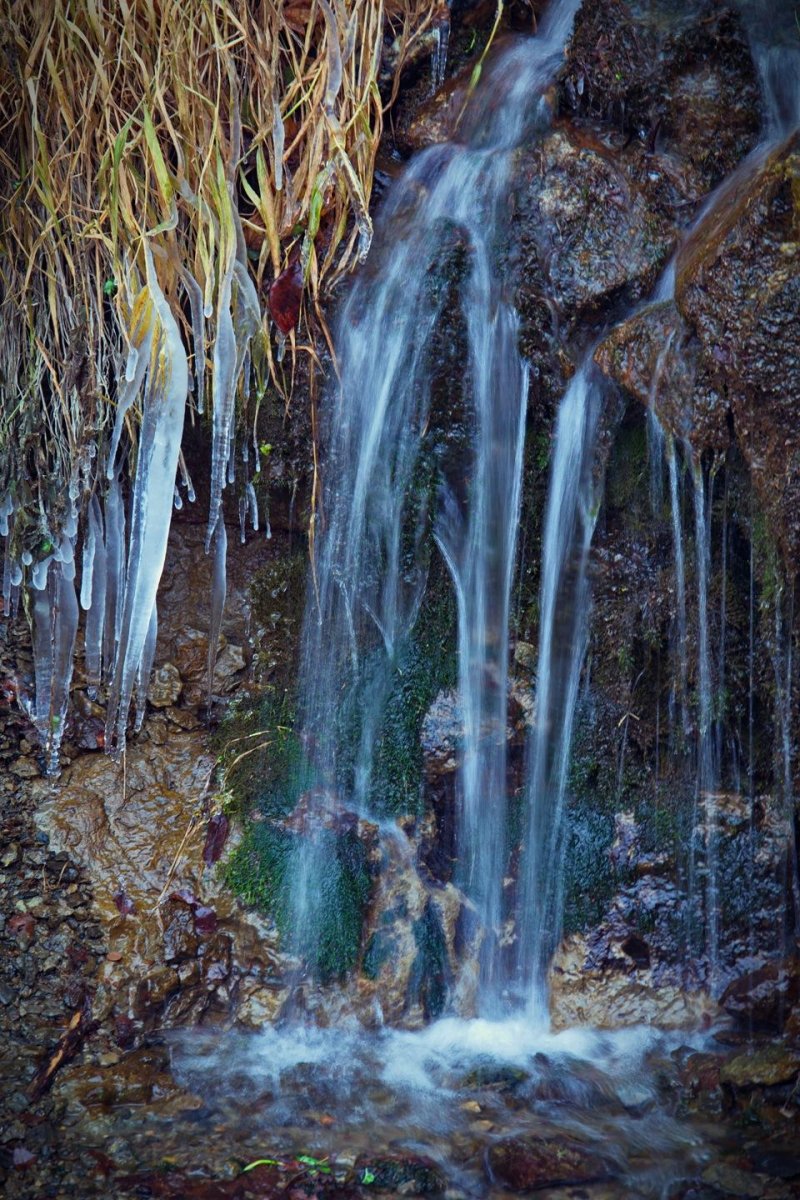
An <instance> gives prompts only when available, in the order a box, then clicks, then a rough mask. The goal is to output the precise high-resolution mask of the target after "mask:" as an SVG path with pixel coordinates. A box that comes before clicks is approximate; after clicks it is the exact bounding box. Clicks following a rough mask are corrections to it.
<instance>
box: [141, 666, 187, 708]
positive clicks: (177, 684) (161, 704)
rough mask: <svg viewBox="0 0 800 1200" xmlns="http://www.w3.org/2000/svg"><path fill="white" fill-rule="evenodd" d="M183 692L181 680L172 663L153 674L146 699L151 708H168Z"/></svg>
mask: <svg viewBox="0 0 800 1200" xmlns="http://www.w3.org/2000/svg"><path fill="white" fill-rule="evenodd" d="M182 691H183V680H182V679H181V675H180V671H179V670H178V668H177V667H176V666H175V664H174V663H170V662H167V663H164V665H163V666H161V667H159V668H158V670H157V671H155V672H154V673H153V679H152V682H151V684H150V687H149V689H148V692H147V699H148V700H149V701H150V703H151V704H152V706H153V708H169V707H170V705H173V704H175V702H176V700H177V699H178V697H179V696H180V694H181V692H182Z"/></svg>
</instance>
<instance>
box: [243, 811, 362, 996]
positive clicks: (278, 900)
mask: <svg viewBox="0 0 800 1200" xmlns="http://www.w3.org/2000/svg"><path fill="white" fill-rule="evenodd" d="M316 839H317V841H316V845H315V847H314V851H313V856H312V859H311V862H312V870H313V871H314V872H315V873H316V874H315V878H314V879H313V881H312V885H311V887H312V895H313V897H314V906H313V907H314V918H313V926H314V927H313V928H311V929H308V928H304V929H295V928H294V927H293V912H292V891H293V884H294V882H295V880H296V877H297V872H299V871H301V870H303V869H304V867H305V863H304V852H305V851H306V850H307V847H306V846H304V845H303V839H302V837H301V835H299V834H297V833H296V832H294V831H292V830H289V829H286V828H283V827H281V826H279V825H277V824H275V823H274V822H272V821H264V822H254V823H252V824H251V825H250V826H249V827H248V829H247V830H246V832H245V835H244V837H243V839H242V842H241V843H240V845H239V846H238V848H237V849H236V850H235V852H234V853H233V855H232V856H231V858H230V859H229V860H228V862H227V863H226V865H225V868H224V877H225V879H226V881H227V883H228V884H229V886H230V887H231V888H232V889H233V891H234V892H236V893H237V895H239V896H240V897H241V899H242V900H243V901H244V902H245V903H246V904H248V905H251V906H252V907H253V908H256V909H257V910H258V911H259V912H261V913H262V914H263V915H264V916H267V917H269V918H271V919H272V920H273V921H274V923H275V926H276V928H277V930H278V933H279V935H280V938H281V944H282V946H283V947H284V949H287V950H291V951H294V952H295V953H298V954H300V955H302V956H303V957H304V958H305V960H306V963H307V966H308V969H309V971H310V972H311V973H312V974H313V976H314V977H315V978H316V979H318V980H319V981H320V982H322V983H329V982H331V981H332V980H335V979H342V978H344V976H345V975H346V974H347V973H348V972H349V971H351V970H352V969H353V967H354V966H355V965H356V963H357V961H358V958H359V955H360V953H361V946H362V940H363V929H364V920H365V916H366V911H367V904H368V902H369V898H370V892H371V887H372V880H371V877H370V873H369V868H368V862H367V850H366V847H365V846H364V844H363V842H361V841H360V839H359V837H358V834H357V832H356V831H355V830H353V829H349V830H346V831H344V832H339V831H337V830H334V829H323V830H320V831H319V832H318V833H317V834H316ZM298 940H302V942H303V944H302V945H299V944H297V942H298Z"/></svg>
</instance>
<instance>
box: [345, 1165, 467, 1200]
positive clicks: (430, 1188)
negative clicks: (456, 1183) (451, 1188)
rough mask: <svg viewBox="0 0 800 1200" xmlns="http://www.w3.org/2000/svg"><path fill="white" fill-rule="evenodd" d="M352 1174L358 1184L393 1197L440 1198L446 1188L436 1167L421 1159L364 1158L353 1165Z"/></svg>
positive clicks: (445, 1183) (443, 1179)
mask: <svg viewBox="0 0 800 1200" xmlns="http://www.w3.org/2000/svg"><path fill="white" fill-rule="evenodd" d="M355 1172H356V1178H357V1180H358V1181H359V1183H362V1184H365V1185H367V1186H369V1187H370V1188H374V1189H375V1190H377V1191H391V1192H392V1194H394V1195H396V1196H441V1195H443V1194H444V1191H445V1188H446V1187H447V1182H446V1180H445V1177H444V1175H443V1174H442V1173H441V1171H440V1170H439V1168H438V1167H437V1165H436V1163H435V1162H433V1161H432V1160H431V1159H429V1158H423V1157H421V1156H420V1157H413V1156H411V1155H408V1156H406V1155H403V1156H400V1155H397V1156H394V1155H385V1156H380V1157H367V1156H365V1157H362V1158H359V1159H358V1160H357V1161H356V1164H355Z"/></svg>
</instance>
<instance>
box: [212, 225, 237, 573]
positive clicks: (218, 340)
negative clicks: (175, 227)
mask: <svg viewBox="0 0 800 1200" xmlns="http://www.w3.org/2000/svg"><path fill="white" fill-rule="evenodd" d="M233 265H234V259H233V252H232V249H231V256H230V263H229V265H228V266H227V268H226V269H225V271H224V273H223V276H222V279H221V281H220V285H219V299H218V302H217V336H216V337H215V339H214V355H213V363H214V370H213V373H212V376H211V388H212V405H213V413H212V443H211V499H210V501H209V512H208V529H207V531H206V554H208V552H209V550H210V549H211V539H212V537H213V536H214V530H215V529H216V527H217V522H218V521H219V520H220V508H221V505H222V491H223V488H224V487H225V476H226V472H227V469H228V458H229V457H230V440H231V426H232V424H233V406H234V394H235V388H236V335H235V333H234V330H233V318H232V317H231V287H232V282H233Z"/></svg>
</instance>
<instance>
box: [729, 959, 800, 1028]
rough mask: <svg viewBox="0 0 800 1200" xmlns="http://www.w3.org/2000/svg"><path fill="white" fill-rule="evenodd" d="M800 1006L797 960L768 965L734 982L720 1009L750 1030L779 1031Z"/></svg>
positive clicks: (749, 972)
mask: <svg viewBox="0 0 800 1200" xmlns="http://www.w3.org/2000/svg"><path fill="white" fill-rule="evenodd" d="M798 1002H800V961H798V960H797V959H796V958H790V959H786V960H785V961H782V962H774V963H767V964H766V965H765V966H763V967H759V968H758V969H757V970H755V971H748V972H747V974H745V975H742V976H740V977H739V978H738V979H734V980H733V982H732V983H730V984H729V985H728V987H727V988H726V989H725V991H724V993H723V995H722V997H721V999H720V1005H721V1007H722V1008H724V1010H725V1012H726V1013H728V1015H729V1016H731V1017H733V1018H734V1020H735V1021H736V1022H737V1023H738V1024H739V1025H742V1026H744V1027H746V1028H748V1029H751V1028H756V1029H770V1030H776V1031H780V1027H781V1025H782V1023H783V1022H784V1021H785V1019H786V1017H787V1016H788V1014H789V1012H790V1011H791V1009H792V1008H793V1007H794V1006H795V1005H796V1004H797V1003H798Z"/></svg>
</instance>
